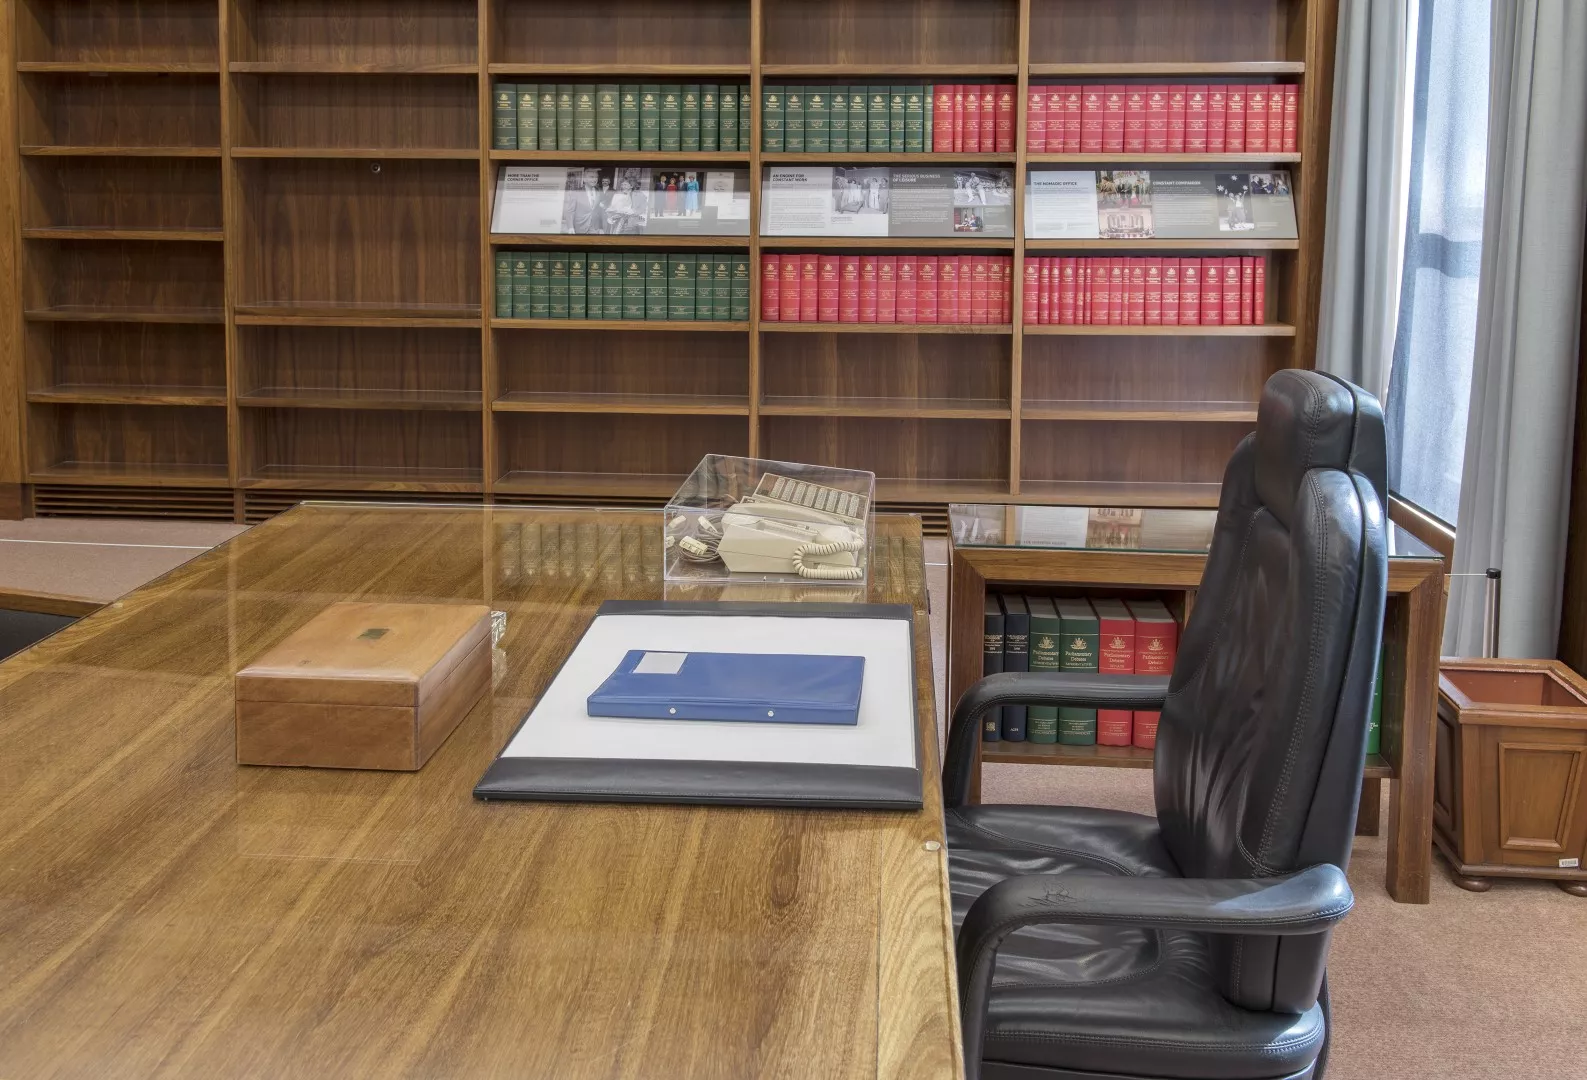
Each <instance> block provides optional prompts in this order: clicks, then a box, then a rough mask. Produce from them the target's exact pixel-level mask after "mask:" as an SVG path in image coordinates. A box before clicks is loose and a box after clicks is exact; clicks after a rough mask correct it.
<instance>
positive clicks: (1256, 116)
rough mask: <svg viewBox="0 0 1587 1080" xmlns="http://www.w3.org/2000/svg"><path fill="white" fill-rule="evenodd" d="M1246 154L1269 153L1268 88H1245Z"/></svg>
mask: <svg viewBox="0 0 1587 1080" xmlns="http://www.w3.org/2000/svg"><path fill="white" fill-rule="evenodd" d="M1245 152H1246V153H1247V154H1265V153H1267V87H1265V86H1261V85H1253V86H1247V87H1246V88H1245Z"/></svg>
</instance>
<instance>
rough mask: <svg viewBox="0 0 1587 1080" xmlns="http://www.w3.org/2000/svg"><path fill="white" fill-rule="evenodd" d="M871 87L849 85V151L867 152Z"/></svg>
mask: <svg viewBox="0 0 1587 1080" xmlns="http://www.w3.org/2000/svg"><path fill="white" fill-rule="evenodd" d="M870 108H871V107H870V95H869V87H865V86H851V87H849V153H851V154H863V153H865V150H866V147H867V146H868V145H869V143H868V141H867V140H868V138H869V136H868V134H867V132H868V131H869V130H870Z"/></svg>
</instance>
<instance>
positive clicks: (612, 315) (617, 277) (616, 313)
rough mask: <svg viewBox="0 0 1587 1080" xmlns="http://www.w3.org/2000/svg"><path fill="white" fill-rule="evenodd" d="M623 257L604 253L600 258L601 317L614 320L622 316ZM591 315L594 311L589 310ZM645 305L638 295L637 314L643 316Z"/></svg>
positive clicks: (623, 290)
mask: <svg viewBox="0 0 1587 1080" xmlns="http://www.w3.org/2000/svg"><path fill="white" fill-rule="evenodd" d="M623 266H624V263H623V259H622V256H620V255H606V256H604V257H603V258H602V259H601V317H602V318H603V319H611V320H613V321H616V320H618V319H621V318H622V317H623V304H624V303H626V302H627V301H626V297H625V290H626V287H627V286H626V281H625V278H626V274H625V273H624V270H623ZM590 314H591V316H593V315H594V314H595V313H594V312H593V311H591V312H590ZM644 314H645V305H644V298H643V296H641V297H640V303H639V316H640V318H643V317H644Z"/></svg>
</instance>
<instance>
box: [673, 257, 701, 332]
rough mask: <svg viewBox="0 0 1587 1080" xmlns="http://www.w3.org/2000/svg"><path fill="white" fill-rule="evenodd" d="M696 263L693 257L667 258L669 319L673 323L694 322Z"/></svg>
mask: <svg viewBox="0 0 1587 1080" xmlns="http://www.w3.org/2000/svg"><path fill="white" fill-rule="evenodd" d="M696 263H697V260H696V258H695V257H694V256H693V255H678V254H673V255H668V256H667V318H669V319H671V320H672V321H673V322H693V321H694V293H695V287H694V286H695V281H696V275H697V274H698V272H699V271H698V267H697V265H696Z"/></svg>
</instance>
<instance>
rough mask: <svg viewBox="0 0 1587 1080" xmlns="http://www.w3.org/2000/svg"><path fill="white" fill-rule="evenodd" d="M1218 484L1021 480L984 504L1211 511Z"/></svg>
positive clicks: (1216, 495) (1218, 488) (1216, 502)
mask: <svg viewBox="0 0 1587 1080" xmlns="http://www.w3.org/2000/svg"><path fill="white" fill-rule="evenodd" d="M1221 487H1222V485H1221V484H1198V483H1190V482H1175V481H1167V482H1161V483H1147V482H1142V483H1126V482H1123V481H1112V480H1021V481H1020V484H1019V494H1018V495H1014V496H1012V497H1008V496H1005V497H1004V498H1002V499H985V500H982V501H984V502H1011V503H1038V504H1047V505H1053V506H1132V507H1133V506H1139V507H1143V508H1145V507H1174V508H1185V509H1199V510H1210V509H1215V508H1216V507H1217V505H1218V492H1219V490H1220V489H1221Z"/></svg>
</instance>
